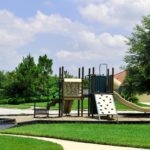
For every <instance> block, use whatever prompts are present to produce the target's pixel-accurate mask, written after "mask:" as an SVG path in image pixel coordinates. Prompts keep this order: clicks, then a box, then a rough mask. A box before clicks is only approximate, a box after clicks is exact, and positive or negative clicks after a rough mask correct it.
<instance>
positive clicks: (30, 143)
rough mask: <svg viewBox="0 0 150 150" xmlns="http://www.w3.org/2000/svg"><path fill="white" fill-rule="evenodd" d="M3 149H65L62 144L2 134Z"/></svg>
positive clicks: (0, 143)
mask: <svg viewBox="0 0 150 150" xmlns="http://www.w3.org/2000/svg"><path fill="white" fill-rule="evenodd" d="M0 149H1V150H48V149H49V150H63V148H62V146H61V145H58V144H56V143H52V142H48V141H42V140H37V139H31V138H22V137H13V136H5V135H0Z"/></svg>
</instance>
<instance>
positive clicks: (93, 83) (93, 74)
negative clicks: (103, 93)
mask: <svg viewBox="0 0 150 150" xmlns="http://www.w3.org/2000/svg"><path fill="white" fill-rule="evenodd" d="M92 76H93V79H92V95H91V105H92V106H91V107H92V118H93V117H94V93H95V89H94V87H95V68H94V67H93V69H92Z"/></svg>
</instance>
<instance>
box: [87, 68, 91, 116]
mask: <svg viewBox="0 0 150 150" xmlns="http://www.w3.org/2000/svg"><path fill="white" fill-rule="evenodd" d="M88 74H89V86H88V117H89V116H90V103H91V102H90V101H91V89H90V88H91V69H90V68H89V73H88Z"/></svg>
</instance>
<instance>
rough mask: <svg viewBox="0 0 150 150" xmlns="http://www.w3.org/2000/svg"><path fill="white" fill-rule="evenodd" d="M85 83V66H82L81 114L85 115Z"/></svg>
mask: <svg viewBox="0 0 150 150" xmlns="http://www.w3.org/2000/svg"><path fill="white" fill-rule="evenodd" d="M83 83H84V67H82V85H81V86H82V91H81V116H82V117H83V99H84V97H83V88H84V87H83V86H84V85H83Z"/></svg>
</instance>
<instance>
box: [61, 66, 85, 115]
mask: <svg viewBox="0 0 150 150" xmlns="http://www.w3.org/2000/svg"><path fill="white" fill-rule="evenodd" d="M83 82H84V68H83V67H82V76H81V68H79V69H78V78H65V76H64V67H60V68H59V99H60V102H59V116H63V114H64V113H65V114H69V113H70V111H71V107H72V105H73V101H74V99H76V100H77V101H78V116H80V101H81V116H83V99H84V95H83Z"/></svg>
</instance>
